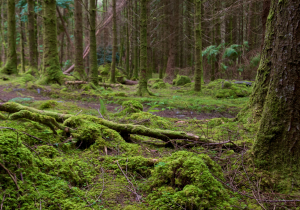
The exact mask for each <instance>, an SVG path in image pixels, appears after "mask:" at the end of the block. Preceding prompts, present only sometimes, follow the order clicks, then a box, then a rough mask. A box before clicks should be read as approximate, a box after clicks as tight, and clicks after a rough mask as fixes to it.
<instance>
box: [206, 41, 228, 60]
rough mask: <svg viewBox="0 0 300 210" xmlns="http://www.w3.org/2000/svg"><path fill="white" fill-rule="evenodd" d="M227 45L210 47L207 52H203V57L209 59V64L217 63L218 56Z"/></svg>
mask: <svg viewBox="0 0 300 210" xmlns="http://www.w3.org/2000/svg"><path fill="white" fill-rule="evenodd" d="M224 46H225V44H224V43H222V44H220V45H219V46H216V45H210V46H208V47H207V48H206V49H205V50H203V51H202V56H203V57H207V61H208V63H211V62H215V61H217V56H218V55H219V54H220V53H221V50H222V49H223V48H224Z"/></svg>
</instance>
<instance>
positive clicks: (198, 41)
mask: <svg viewBox="0 0 300 210" xmlns="http://www.w3.org/2000/svg"><path fill="white" fill-rule="evenodd" d="M194 3H195V26H194V27H195V91H201V82H202V80H203V78H202V75H203V64H202V35H201V33H202V31H201V3H202V2H201V0H195V2H194Z"/></svg>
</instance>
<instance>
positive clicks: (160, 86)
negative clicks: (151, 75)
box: [152, 82, 167, 89]
mask: <svg viewBox="0 0 300 210" xmlns="http://www.w3.org/2000/svg"><path fill="white" fill-rule="evenodd" d="M152 88H153V89H166V88H167V85H166V83H164V82H158V83H155V84H154V85H153V86H152Z"/></svg>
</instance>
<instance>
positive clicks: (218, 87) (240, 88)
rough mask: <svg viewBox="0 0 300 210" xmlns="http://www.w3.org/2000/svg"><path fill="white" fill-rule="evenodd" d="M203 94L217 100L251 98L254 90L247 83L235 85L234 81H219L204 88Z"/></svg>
mask: <svg viewBox="0 0 300 210" xmlns="http://www.w3.org/2000/svg"><path fill="white" fill-rule="evenodd" d="M203 92H204V93H205V94H208V95H213V96H214V97H216V98H238V97H247V96H249V95H250V94H251V92H252V88H251V87H249V86H247V84H246V83H239V84H235V83H234V81H227V80H223V79H218V80H215V81H213V82H210V83H209V84H207V85H205V86H203Z"/></svg>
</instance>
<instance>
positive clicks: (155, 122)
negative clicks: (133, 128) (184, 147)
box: [126, 112, 172, 129]
mask: <svg viewBox="0 0 300 210" xmlns="http://www.w3.org/2000/svg"><path fill="white" fill-rule="evenodd" d="M126 119H127V120H129V121H130V122H131V123H137V124H140V125H144V126H146V127H148V128H160V129H171V128H172V124H171V123H170V122H169V121H168V120H166V119H164V118H162V117H159V116H156V115H153V114H151V113H149V112H138V113H134V114H132V115H130V116H129V117H127V118H126Z"/></svg>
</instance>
